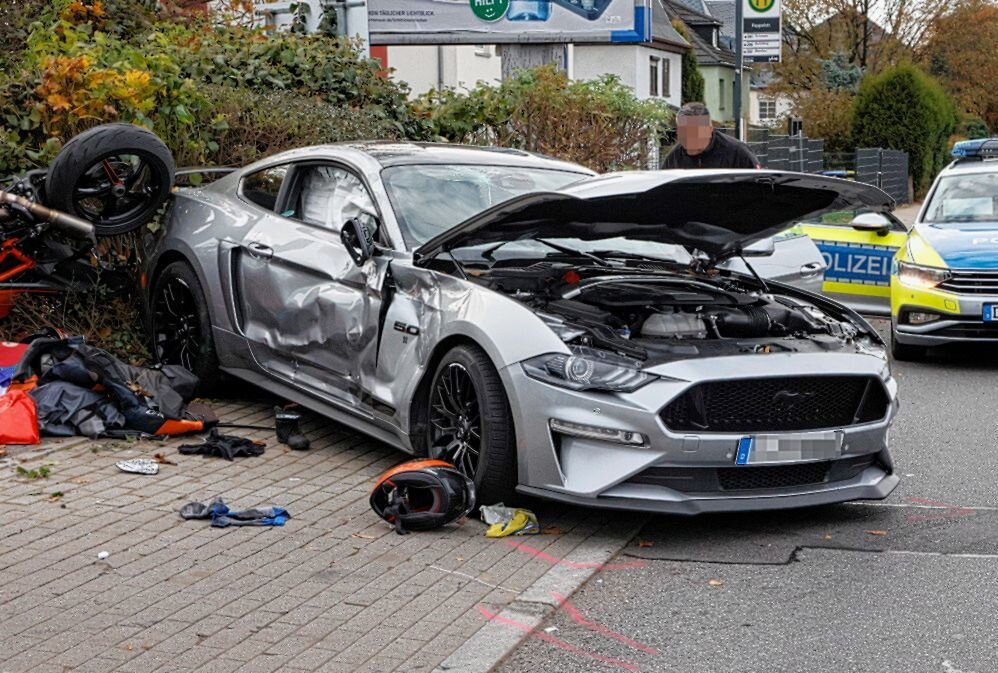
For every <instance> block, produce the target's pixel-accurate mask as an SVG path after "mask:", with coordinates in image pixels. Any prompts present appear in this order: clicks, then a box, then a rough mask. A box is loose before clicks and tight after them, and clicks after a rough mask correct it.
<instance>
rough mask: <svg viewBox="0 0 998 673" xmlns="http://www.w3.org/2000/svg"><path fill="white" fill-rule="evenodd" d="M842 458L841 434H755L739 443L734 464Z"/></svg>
mask: <svg viewBox="0 0 998 673" xmlns="http://www.w3.org/2000/svg"><path fill="white" fill-rule="evenodd" d="M841 455H842V433H841V432H810V433H808V434H806V435H754V436H752V437H742V438H741V439H739V440H738V452H737V453H736V454H735V465H762V464H767V463H769V464H772V463H800V462H807V461H814V460H830V459H832V458H838V457H839V456H841Z"/></svg>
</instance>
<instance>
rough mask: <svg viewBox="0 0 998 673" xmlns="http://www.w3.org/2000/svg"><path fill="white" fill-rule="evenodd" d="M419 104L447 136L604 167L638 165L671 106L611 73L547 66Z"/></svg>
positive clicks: (436, 95)
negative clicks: (579, 77)
mask: <svg viewBox="0 0 998 673" xmlns="http://www.w3.org/2000/svg"><path fill="white" fill-rule="evenodd" d="M418 108H419V110H421V111H422V112H423V114H424V115H425V116H426V118H427V120H428V121H429V123H430V125H431V129H432V131H433V133H434V134H435V135H437V136H440V137H443V138H445V139H447V140H451V141H455V142H464V143H472V144H480V145H498V146H502V147H515V148H520V149H524V150H528V151H531V152H539V153H541V154H546V155H549V156H553V157H557V158H559V159H563V160H565V161H574V162H576V163H580V164H583V165H585V166H588V167H589V168H591V169H593V170H595V171H598V172H605V171H610V170H618V169H624V168H643V167H645V165H646V163H647V159H648V153H649V149H650V147H651V145H652V143H653V142H655V141H656V140H657V139H658V138H660V137H661V135H662V134H663V133H664V131H665V130H666V129H667V128H668V127H669V126H670V125H671V124H672V123H673V121H674V110H672V109H671V108H670V107H669V106H668V105H666V104H665V103H662V102H658V101H653V100H652V101H643V100H639V99H637V98H636V97H635V96H634V92H633V91H632V90H631V89H630V88H629V87H626V86H624V85H623V84H621V83H620V81H619V80H618V79H617V78H616V77H613V76H610V75H607V76H604V77H602V78H600V79H597V80H591V81H571V80H569V79H568V77H567V75H565V73H563V72H560V71H558V70H556V69H555V68H554V67H552V66H541V67H538V68H534V69H532V70H525V71H522V72H520V74H519V75H517V76H516V77H513V78H511V79H508V80H506V81H504V82H502V83H501V84H498V85H486V84H484V83H479V86H478V87H477V88H476V89H474V90H473V91H471V92H467V93H463V92H458V91H455V90H445V91H436V92H430V93H429V94H427V95H425V96H424V97H423V98H422V99H420V101H419V104H418Z"/></svg>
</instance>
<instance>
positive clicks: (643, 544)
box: [638, 540, 655, 547]
mask: <svg viewBox="0 0 998 673" xmlns="http://www.w3.org/2000/svg"><path fill="white" fill-rule="evenodd" d="M638 546H639V547H654V546H655V543H654V542H652V541H651V540H638Z"/></svg>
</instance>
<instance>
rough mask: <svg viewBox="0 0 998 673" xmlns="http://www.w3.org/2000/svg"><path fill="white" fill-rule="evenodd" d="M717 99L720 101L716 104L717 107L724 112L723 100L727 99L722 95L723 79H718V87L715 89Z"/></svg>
mask: <svg viewBox="0 0 998 673" xmlns="http://www.w3.org/2000/svg"><path fill="white" fill-rule="evenodd" d="M717 97H718V98H719V99H720V100H719V102H718V104H717V105H718V107H719V108H721V109H722V110H724V109H725V106H724V99H725V98H727V96H725V95H724V78H723V77H722V78H721V79H720V86H719V87H718V89H717Z"/></svg>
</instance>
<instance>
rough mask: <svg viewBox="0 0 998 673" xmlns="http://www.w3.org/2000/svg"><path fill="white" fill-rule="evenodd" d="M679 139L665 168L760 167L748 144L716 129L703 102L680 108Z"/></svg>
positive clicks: (667, 159) (678, 121)
mask: <svg viewBox="0 0 998 673" xmlns="http://www.w3.org/2000/svg"><path fill="white" fill-rule="evenodd" d="M676 140H677V141H678V142H677V143H676V146H675V147H673V148H672V151H671V152H669V154H668V156H666V157H665V161H663V162H662V168H760V166H759V160H758V159H756V158H755V155H754V154H752V150H750V149H749V148H748V145H746V144H745V143H743V142H740V141H738V140H736V139H734V138H732V137H731V136H728V135H725V134H723V133H721V132H720V131H717V130H715V129H714V127H713V126H712V125H711V123H710V111H709V110H707V106H706V105H704V104H703V103H687V104H686V105H684V106H683V107H681V108H679V112H678V114H677V115H676Z"/></svg>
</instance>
